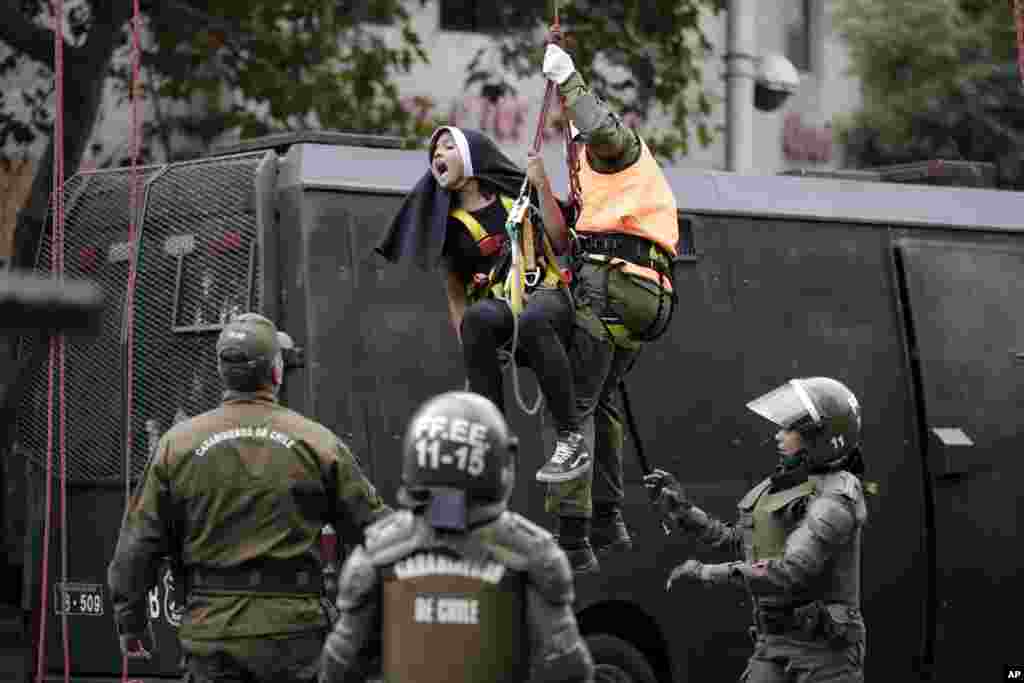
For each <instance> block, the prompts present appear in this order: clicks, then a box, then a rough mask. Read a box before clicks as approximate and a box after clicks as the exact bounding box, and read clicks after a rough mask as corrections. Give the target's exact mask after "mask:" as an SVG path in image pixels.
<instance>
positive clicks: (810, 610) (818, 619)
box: [754, 600, 863, 641]
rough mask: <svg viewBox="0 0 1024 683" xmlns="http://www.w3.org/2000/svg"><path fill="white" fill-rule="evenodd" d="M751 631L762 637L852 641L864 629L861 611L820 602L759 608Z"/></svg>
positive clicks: (755, 612) (842, 605) (838, 604)
mask: <svg viewBox="0 0 1024 683" xmlns="http://www.w3.org/2000/svg"><path fill="white" fill-rule="evenodd" d="M754 628H755V629H756V632H757V633H758V634H761V635H771V636H776V635H789V636H795V637H797V638H802V639H805V640H816V639H825V640H829V641H844V640H852V639H853V638H855V637H856V635H857V634H858V633H860V632H861V631H862V629H863V622H862V619H861V616H860V610H858V609H857V608H856V607H851V606H849V605H844V604H841V603H834V604H826V603H825V602H823V601H821V600H815V601H813V602H808V603H802V604H797V605H788V606H786V607H766V606H759V607H758V608H757V609H756V610H755V611H754Z"/></svg>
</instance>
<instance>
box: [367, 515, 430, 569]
mask: <svg viewBox="0 0 1024 683" xmlns="http://www.w3.org/2000/svg"><path fill="white" fill-rule="evenodd" d="M416 527H417V524H416V517H415V516H414V515H413V514H412V511H411V510H398V511H396V512H392V513H391V514H389V515H385V516H384V517H382V518H380V519H378V520H377V521H376V522H374V523H373V524H371V525H370V526H368V527H366V531H365V532H364V535H365V536H366V543H365V544H364V545H365V546H366V552H367V553H368V554H369V556H370V557H371V558H374V557H376V556H377V555H379V554H381V553H383V552H386V550H387V549H388V548H389V547H392V546H396V545H402V544H404V543H405V542H407V541H408V540H409V539H410V538H414V537H415V536H416Z"/></svg>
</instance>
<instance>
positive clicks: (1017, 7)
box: [1010, 0, 1024, 86]
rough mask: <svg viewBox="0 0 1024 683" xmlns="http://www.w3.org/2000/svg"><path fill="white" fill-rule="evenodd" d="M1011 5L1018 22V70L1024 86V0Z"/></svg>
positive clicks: (1012, 2) (1011, 1) (1016, 0)
mask: <svg viewBox="0 0 1024 683" xmlns="http://www.w3.org/2000/svg"><path fill="white" fill-rule="evenodd" d="M1010 5H1011V7H1010V9H1011V10H1012V11H1013V16H1014V19H1015V20H1016V22H1017V70H1018V71H1019V72H1020V82H1021V85H1022V86H1024V0H1010Z"/></svg>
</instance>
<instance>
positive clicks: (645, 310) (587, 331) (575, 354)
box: [544, 261, 670, 517]
mask: <svg viewBox="0 0 1024 683" xmlns="http://www.w3.org/2000/svg"><path fill="white" fill-rule="evenodd" d="M576 279H577V284H576V288H575V291H574V296H575V297H576V329H575V330H574V334H573V342H572V345H571V349H570V352H569V355H570V360H571V362H572V370H573V380H574V385H575V388H576V405H577V412H578V416H579V418H580V419H581V420H582V421H583V422H582V430H581V431H583V433H584V435H585V437H586V438H587V440H588V444H587V445H588V446H589V447H590V448H591V453H593V455H594V467H593V468H591V469H590V470H588V471H587V472H586V473H585V474H584V475H583V476H581V477H579V478H577V479H573V480H571V481H567V482H563V483H559V484H549V485H548V491H547V495H546V498H545V502H544V508H545V510H546V511H548V512H551V513H555V514H557V515H560V516H565V517H591V516H592V515H593V506H594V503H595V502H596V503H615V504H618V503H621V501H622V499H623V480H622V449H623V444H624V438H623V428H622V420H621V417H620V415H619V411H618V409H617V406H616V404H615V391H616V389H617V387H618V383H619V380H620V379H621V378H622V377H623V376H624V375H625V374H626V373H627V372H628V371H629V369H630V368H631V367H632V366H633V363H634V362H635V361H636V359H637V357H638V356H639V353H640V350H641V348H642V347H643V342H640V341H638V340H636V339H635V338H633V335H634V334H637V333H643V332H644V331H646V330H647V329H648V328H649V327H650V326H651V323H652V321H654V320H655V319H657V321H658V324H657V326H658V327H661V326H662V325H664V323H665V318H667V317H668V315H669V311H670V301H669V299H668V297H669V296H670V294H668V293H662V292H660V291H659V289H658V287H657V285H656V284H655V283H652V282H650V281H648V280H646V279H644V278H641V277H638V276H635V275H630V274H626V273H623V272H622V271H621V269H620V268H617V267H614V266H611V267H610V266H609V265H608V264H606V263H602V262H591V261H585V262H584V263H583V266H582V267H581V268H580V269H579V271H578V272H577V274H576ZM606 292H607V295H606Z"/></svg>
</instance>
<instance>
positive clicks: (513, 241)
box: [463, 0, 581, 415]
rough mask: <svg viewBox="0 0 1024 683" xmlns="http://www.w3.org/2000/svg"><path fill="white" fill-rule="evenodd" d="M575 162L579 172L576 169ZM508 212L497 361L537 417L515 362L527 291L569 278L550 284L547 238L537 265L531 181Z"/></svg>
mask: <svg viewBox="0 0 1024 683" xmlns="http://www.w3.org/2000/svg"><path fill="white" fill-rule="evenodd" d="M554 4H555V21H554V27H555V29H556V31H557V30H558V29H559V27H560V23H559V16H558V2H557V0H556V2H555V3H554ZM557 95H558V92H557V90H556V89H555V84H554V83H552V82H551V81H548V82H547V84H546V86H545V90H544V99H543V101H542V103H541V110H540V116H539V117H538V120H537V128H536V132H535V134H534V138H533V146H532V152H533V153H534V154H538V153H539V152H540V147H541V143H542V140H543V134H544V126H545V124H546V123H547V117H548V112H549V111H550V108H551V103H552V101H553V100H554V99H555V97H556V96H557ZM561 106H562V111H563V114H564V112H565V103H564V101H561ZM563 130H564V135H565V144H566V148H567V155H568V158H569V164H570V173H569V176H570V202H571V204H572V205H573V206H574V207H575V210H576V211H578V209H579V206H580V205H581V204H580V199H579V198H580V193H579V180H578V178H577V174H576V172H575V171H576V170H578V160H577V159H576V157H575V153H574V150H575V143H574V142H572V135H571V133H570V132H569V126H568V119H566V125H565V126H564V127H563ZM574 160H575V163H576V166H577V169H574V168H573V163H574ZM506 212H507V218H506V220H505V235H506V239H507V240H508V242H509V245H508V246H509V251H510V252H511V263H510V265H509V270H508V275H507V277H506V278H505V280H504V282H505V288H504V289H505V291H504V292H503V293H502V295H499V296H498V297H497V298H499V299H502V300H503V301H505V302H506V303H507V304H508V306H509V308H510V309H511V310H512V340H511V344H510V347H509V348H508V349H507V350H506V349H504V348H501V349H498V358H499V362H500V364H501V367H502V368H503V369H504V368H505V367H511V374H512V388H513V394H514V395H515V399H516V403H518V404H519V408H520V409H521V410H522V411H523V412H524V413H526V414H527V415H535V414H536V413H537V412H538V411H539V410H540V407H541V404H542V403H543V400H544V394H543V392H541V391H540V389H539V388H538V391H537V399H536V401H535V402H534V404H533V405H532V406H530V405H527V403H526V401H525V400H524V399H523V396H522V391H521V389H520V385H519V370H518V367H517V365H516V362H515V356H516V350H517V349H518V348H519V314H520V313H521V312H522V309H523V307H524V305H525V301H526V295H527V290H528V289H529V290H532V289H533V288H534V287H536V286H538V285H540V284H544V283H548V284H556V285H557V286H564V285H566V278H565V276H564V275H563V274H561V273H560V272H559V275H560V277H559V279H558V281H557V283H555V282H551V283H549V280H550V278H549V276H548V273H549V272H550V269H551V268H555V269H556V271H557V269H558V264H557V260H556V259H555V254H554V252H553V250H552V249H551V244H550V241H549V240H548V239H547V237H546V236H542V239H541V243H542V244H543V247H544V251H545V254H544V257H545V260H546V261H547V265H546V268H543V269H542V268H539V267H537V266H536V263H535V262H534V254H535V242H534V235H533V230H534V221H531V220H527V219H528V216H531V215H538V214H539V210H538V209H537V207H535V206H533V205H532V204H531V203H530V181H529V178H523V184H522V185H521V186H520V188H519V195H518V196H517V197H516V199H515V200H514V201H513V202H512V204H511V206H508V205H506ZM463 222H465V221H463ZM478 243H480V240H479V239H478ZM542 280H543V282H542ZM570 301H571V298H570ZM467 387H468V380H467Z"/></svg>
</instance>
